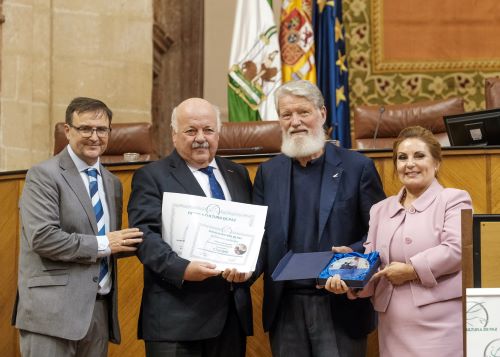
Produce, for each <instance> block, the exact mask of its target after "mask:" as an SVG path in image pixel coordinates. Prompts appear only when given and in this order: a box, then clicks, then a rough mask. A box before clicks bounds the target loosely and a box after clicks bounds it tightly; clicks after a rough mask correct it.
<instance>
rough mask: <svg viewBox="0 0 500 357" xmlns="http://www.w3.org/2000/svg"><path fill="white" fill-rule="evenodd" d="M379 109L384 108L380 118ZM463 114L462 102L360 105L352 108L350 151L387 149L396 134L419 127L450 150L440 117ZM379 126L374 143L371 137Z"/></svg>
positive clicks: (390, 146) (458, 99)
mask: <svg viewBox="0 0 500 357" xmlns="http://www.w3.org/2000/svg"><path fill="white" fill-rule="evenodd" d="M381 108H384V110H383V112H382V114H381V111H382V110H381ZM461 113H464V101H463V99H462V98H450V99H444V100H435V101H425V102H419V103H412V104H399V105H386V106H378V105H377V106H374V105H361V106H357V107H355V108H354V142H353V145H354V148H356V149H382V148H391V149H392V144H393V142H394V141H395V140H396V138H397V136H398V135H399V132H400V131H401V130H402V129H404V128H406V127H409V126H413V125H420V126H422V127H424V128H427V129H429V130H431V131H432V133H433V134H434V135H435V136H436V139H437V140H438V141H439V143H440V144H441V146H450V141H449V140H448V135H447V133H446V127H445V125H444V120H443V116H445V115H453V114H461ZM377 123H379V128H378V133H377V137H376V139H375V140H373V138H374V134H375V130H376V127H377Z"/></svg>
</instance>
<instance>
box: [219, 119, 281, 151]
mask: <svg viewBox="0 0 500 357" xmlns="http://www.w3.org/2000/svg"><path fill="white" fill-rule="evenodd" d="M280 151H281V128H280V125H279V122H278V121H277V120H270V121H251V122H237V123H236V122H235V123H231V122H229V123H223V125H222V129H221V133H220V136H219V147H218V150H217V155H246V154H275V153H279V152H280Z"/></svg>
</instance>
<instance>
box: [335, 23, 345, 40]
mask: <svg viewBox="0 0 500 357" xmlns="http://www.w3.org/2000/svg"><path fill="white" fill-rule="evenodd" d="M339 39H340V40H343V39H344V34H343V33H342V24H341V23H340V21H339V19H338V18H336V19H335V42H337V41H338V40H339Z"/></svg>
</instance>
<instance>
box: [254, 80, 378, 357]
mask: <svg viewBox="0 0 500 357" xmlns="http://www.w3.org/2000/svg"><path fill="white" fill-rule="evenodd" d="M275 98H276V108H277V111H278V116H279V121H280V125H281V129H282V136H283V143H282V147H281V151H282V154H281V155H278V156H277V157H275V158H273V159H272V160H269V161H267V162H265V163H263V164H261V165H260V167H259V169H258V171H257V175H256V178H255V183H254V191H253V199H254V203H255V204H260V205H266V206H268V213H267V220H266V227H265V235H264V239H263V243H262V248H261V252H260V255H259V261H258V264H257V268H256V271H255V273H254V276H253V278H252V279H253V280H255V279H256V278H257V277H258V276H259V275H260V274H261V273H263V274H264V306H263V323H264V329H265V331H269V339H270V342H271V349H272V352H273V356H275V357H276V356H287V357H288V356H303V357H307V356H328V357H332V356H342V357H344V356H345V357H347V356H349V357H353V356H354V357H356V356H360V357H361V356H365V353H366V335H367V334H368V333H369V332H370V331H372V330H373V329H374V328H375V319H374V313H373V308H372V306H371V303H370V301H369V300H366V299H357V300H352V301H350V300H348V299H347V298H346V297H345V295H333V294H328V292H326V291H325V290H324V289H318V288H317V287H316V281H315V279H310V280H297V281H288V282H282V281H278V282H275V281H273V280H272V279H271V274H272V272H273V271H274V269H275V268H276V265H277V264H278V262H279V261H280V259H281V258H282V257H283V256H284V255H285V254H286V253H287V252H288V251H289V250H292V251H294V252H295V253H304V252H319V251H328V250H333V251H334V252H339V253H347V252H352V251H358V252H363V242H364V241H365V239H366V234H367V232H368V220H369V211H370V208H371V206H372V205H373V204H374V203H376V202H378V201H380V200H382V199H383V198H384V197H385V195H384V192H383V190H382V184H381V181H380V177H379V175H378V173H377V171H376V169H375V166H374V164H373V162H372V161H371V160H370V159H368V158H366V157H365V156H363V155H361V154H359V153H357V152H354V151H350V150H346V149H343V148H339V147H337V146H335V145H334V144H332V143H329V142H327V141H326V140H325V133H324V130H323V124H324V123H325V118H326V108H325V105H324V99H323V96H322V94H321V92H320V91H319V89H318V88H317V87H316V86H315V85H314V84H311V83H310V82H308V81H303V80H299V81H292V82H288V83H286V84H284V85H283V86H281V87H280V88H279V89H278V90H277V91H276V94H275Z"/></svg>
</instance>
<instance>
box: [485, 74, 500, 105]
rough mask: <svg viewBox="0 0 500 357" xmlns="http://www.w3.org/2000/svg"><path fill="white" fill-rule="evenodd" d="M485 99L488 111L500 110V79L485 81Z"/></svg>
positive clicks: (487, 79)
mask: <svg viewBox="0 0 500 357" xmlns="http://www.w3.org/2000/svg"><path fill="white" fill-rule="evenodd" d="M484 98H485V100H486V109H493V108H500V78H498V77H497V78H486V79H485V80H484Z"/></svg>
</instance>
